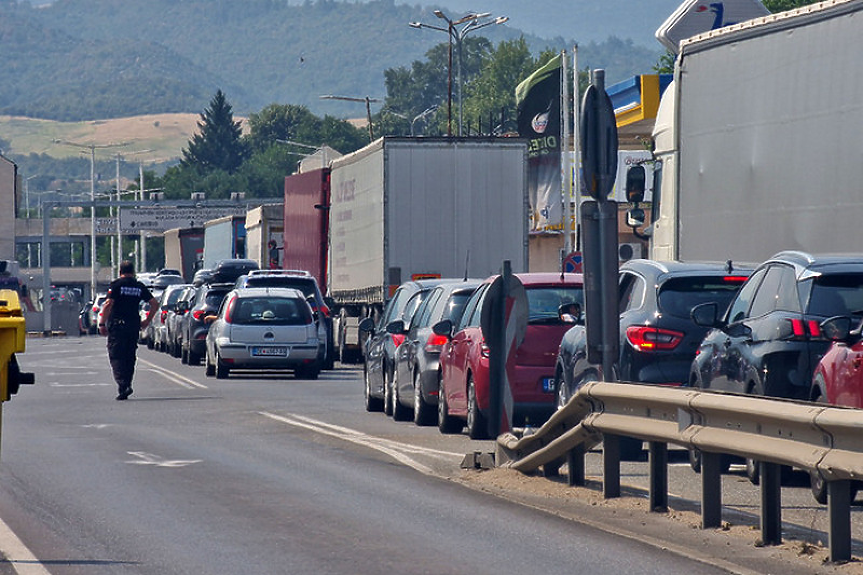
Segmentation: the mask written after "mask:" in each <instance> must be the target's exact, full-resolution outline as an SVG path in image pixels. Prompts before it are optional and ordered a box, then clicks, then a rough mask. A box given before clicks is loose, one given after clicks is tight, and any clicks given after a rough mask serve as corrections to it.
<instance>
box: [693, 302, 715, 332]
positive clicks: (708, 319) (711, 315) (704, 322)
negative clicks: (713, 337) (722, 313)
mask: <svg viewBox="0 0 863 575" xmlns="http://www.w3.org/2000/svg"><path fill="white" fill-rule="evenodd" d="M689 317H690V318H692V321H693V322H694V323H695V325H698V326H701V327H718V326H719V306H718V305H717V304H716V302H712V301H711V302H707V303H702V304H699V305H697V306H695V307H694V308H692V311H690V312H689Z"/></svg>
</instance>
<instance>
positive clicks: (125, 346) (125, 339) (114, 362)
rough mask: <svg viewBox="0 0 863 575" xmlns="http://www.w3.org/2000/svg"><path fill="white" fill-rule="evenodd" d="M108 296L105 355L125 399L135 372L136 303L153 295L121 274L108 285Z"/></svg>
mask: <svg viewBox="0 0 863 575" xmlns="http://www.w3.org/2000/svg"><path fill="white" fill-rule="evenodd" d="M108 299H109V300H113V303H112V307H111V314H110V317H109V318H108V323H107V328H108V359H109V360H110V362H111V369H112V370H113V372H114V381H116V382H117V387H119V389H120V396H118V399H119V398H120V397H123V396H125V397H123V399H125V398H126V397H128V396H129V395H131V393H132V377H133V376H134V375H135V359H136V358H135V351H136V350H137V348H138V332H139V330H140V329H141V316H140V312H139V309H140V304H141V302H142V301H145V302H148V301H150V300H151V299H153V295H152V294H151V293H150V290H149V289H147V286H145V285H144V284H142V283H141V282H139V281H138V280H137V279H135V278H134V277H133V276H123V277H120V278H118V279H116V280H114V281H113V282H111V285H110V286H109V287H108Z"/></svg>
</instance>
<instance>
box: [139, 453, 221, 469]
mask: <svg viewBox="0 0 863 575" xmlns="http://www.w3.org/2000/svg"><path fill="white" fill-rule="evenodd" d="M126 453H128V454H129V455H132V456H134V457H137V458H138V459H133V460H131V461H127V462H126V463H131V464H132V465H153V466H154V467H186V466H187V465H192V464H193V463H201V462H202V461H204V460H203V459H173V460H171V459H165V458H163V457H159V456H158V455H153V454H152V453H147V452H146V451H127V452H126Z"/></svg>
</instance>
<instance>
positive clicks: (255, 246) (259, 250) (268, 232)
mask: <svg viewBox="0 0 863 575" xmlns="http://www.w3.org/2000/svg"><path fill="white" fill-rule="evenodd" d="M284 226H285V205H284V204H266V205H263V206H258V207H256V208H252V209H250V210H249V211H248V212H246V257H247V258H248V259H251V260H255V261H256V262H257V263H258V266H260V268H261V269H262V270H265V269H282V246H283V243H284V238H283V235H284ZM271 242H275V244H272V243H271ZM273 246H275V250H273V249H272V247H273Z"/></svg>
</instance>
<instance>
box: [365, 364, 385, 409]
mask: <svg viewBox="0 0 863 575" xmlns="http://www.w3.org/2000/svg"><path fill="white" fill-rule="evenodd" d="M363 383H364V385H363V396H364V397H363V398H364V400H365V404H366V411H383V409H384V402H383V401H382V400H381V399H380V398H377V397H374V396H373V395H372V384H371V382H369V372H368V370H367V369H363Z"/></svg>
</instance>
